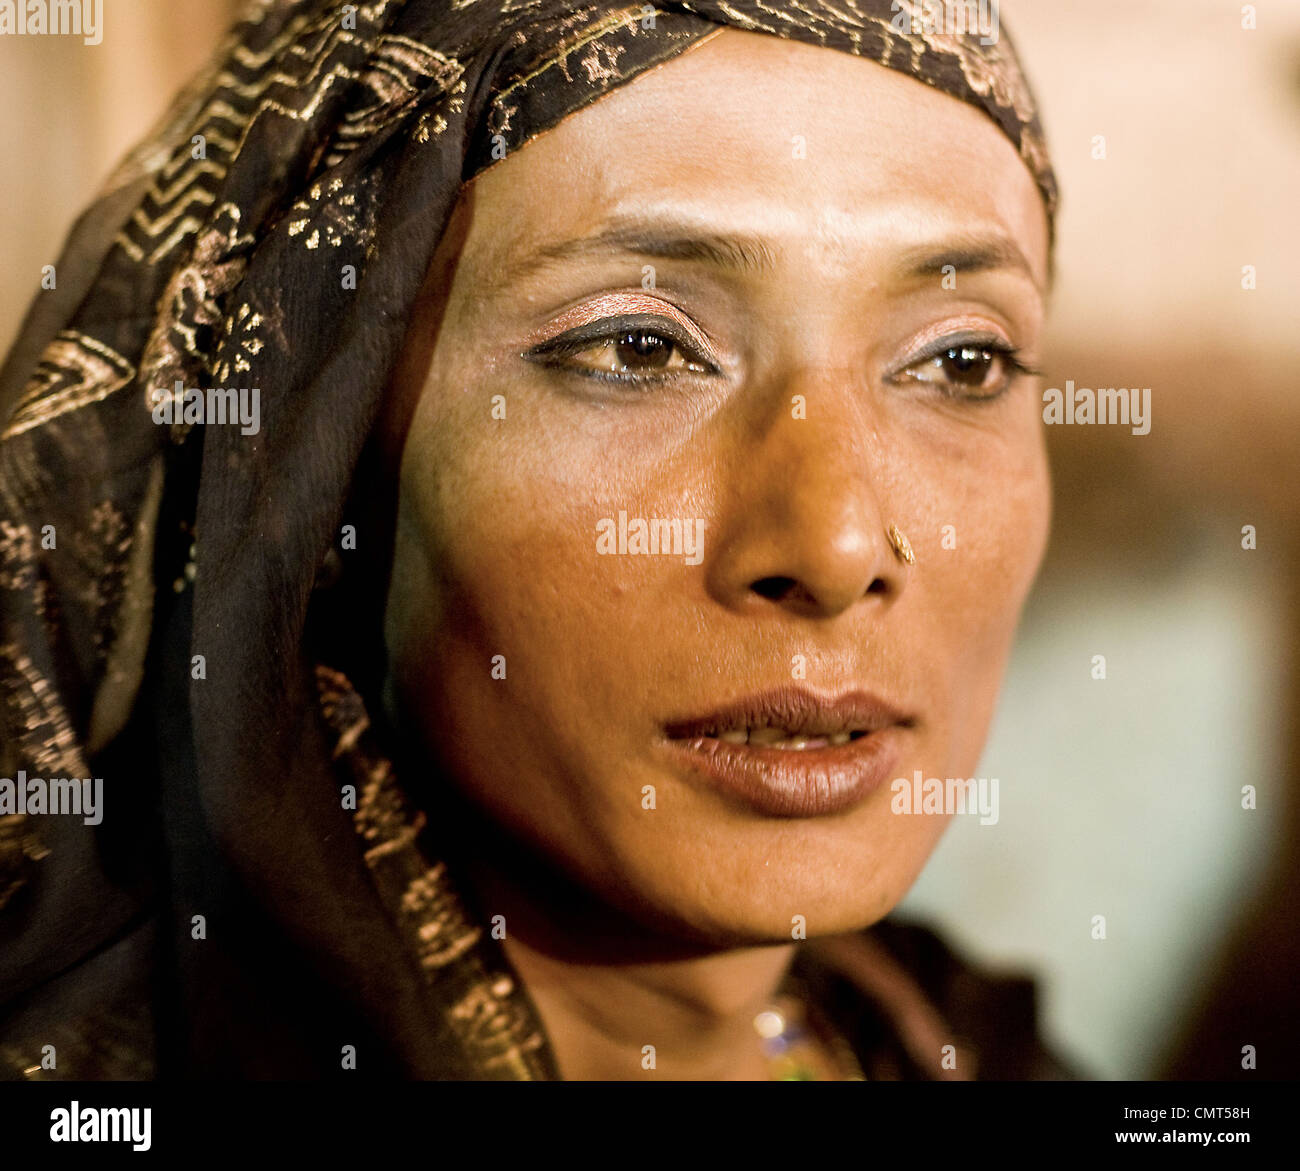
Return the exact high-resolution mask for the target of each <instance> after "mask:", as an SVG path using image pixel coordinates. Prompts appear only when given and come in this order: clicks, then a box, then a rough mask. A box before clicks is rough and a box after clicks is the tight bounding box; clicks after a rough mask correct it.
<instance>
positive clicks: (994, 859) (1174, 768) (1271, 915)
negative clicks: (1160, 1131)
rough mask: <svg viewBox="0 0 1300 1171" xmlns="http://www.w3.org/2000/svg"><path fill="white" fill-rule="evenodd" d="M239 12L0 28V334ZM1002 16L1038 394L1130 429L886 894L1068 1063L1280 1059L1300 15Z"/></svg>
mask: <svg viewBox="0 0 1300 1171" xmlns="http://www.w3.org/2000/svg"><path fill="white" fill-rule="evenodd" d="M237 7H238V5H237V4H236V3H235V0H107V2H106V4H105V18H104V25H105V32H104V39H103V43H102V44H100V45H98V46H93V47H92V46H85V45H83V44H82V43H81V41H80V40H78V39H76V38H61V37H24V38H17V37H0V109H3V110H4V111H6V112H7V113H6V116H5V117H4V118H0V158H3V159H4V162H5V165H4V167H3V168H0V206H3V208H4V210H5V215H4V217H3V219H2V220H0V352H3V351H5V350H7V349H8V347H9V345H10V343H11V342H12V340H13V338H14V336H15V335H16V333H17V330H18V327H19V324H20V322H21V320H22V316H23V314H24V313H25V312H26V310H27V307H28V305H29V303H30V301H31V299H32V297H33V296H34V295H35V294H36V292H37V290H38V289H39V285H40V279H41V269H42V267H43V266H45V265H48V264H54V263H55V262H56V260H57V259H58V253H59V250H60V247H61V244H62V241H63V238H64V235H65V234H66V232H67V230H68V228H69V227H70V225H71V223H72V221H73V219H74V218H75V216H76V215H77V214H78V212H80V210H81V209H82V208H83V207H84V205H85V204H86V203H87V202H88V201H89V199H90V198H91V197H92V196H93V195H94V194H95V192H96V190H97V189H98V187H99V185H100V183H101V182H102V181H103V180H104V179H105V178H107V176H108V174H109V172H110V171H111V170H112V168H113V166H114V164H115V163H116V162H117V161H118V159H119V158H120V157H121V156H122V154H123V153H124V152H125V151H126V150H127V149H128V148H129V147H130V146H131V145H133V144H134V143H135V142H136V141H137V140H138V139H139V138H140V137H141V136H142V135H143V134H144V133H145V132H147V131H148V130H149V128H150V127H151V126H152V124H153V123H154V121H155V120H156V119H157V118H159V117H160V116H161V114H162V112H163V110H164V108H165V106H166V104H167V101H168V99H169V98H170V97H171V96H172V95H173V93H174V92H175V91H176V90H177V89H178V88H179V87H180V86H181V85H182V84H183V83H184V82H185V81H187V80H188V79H189V77H190V76H191V74H193V73H194V72H195V71H196V70H197V69H198V67H199V66H200V65H201V64H202V63H203V61H204V60H205V59H206V57H207V55H208V54H209V53H210V52H211V51H212V50H213V49H214V48H215V46H216V43H217V40H218V38H219V36H220V34H221V32H222V31H223V30H224V29H225V27H226V26H227V24H228V22H229V21H230V19H231V17H232V16H233V14H234V13H235V11H236V10H237ZM1001 14H1002V17H1003V19H1004V20H1005V22H1006V24H1007V26H1008V27H1009V28H1010V30H1011V32H1012V34H1013V35H1014V37H1015V40H1016V43H1017V45H1018V47H1019V49H1020V51H1021V53H1022V54H1023V56H1024V59H1025V62H1026V65H1027V68H1028V71H1029V73H1030V76H1031V78H1032V80H1033V82H1034V84H1035V86H1036V88H1037V90H1038V95H1039V98H1040V100H1041V103H1042V106H1043V110H1044V121H1045V124H1046V127H1047V131H1048V135H1049V140H1050V142H1051V145H1052V150H1053V156H1054V161H1055V164H1056V168H1057V171H1058V174H1059V176H1060V180H1061V185H1062V189H1063V192H1064V202H1063V206H1062V212H1061V217H1060V222H1059V232H1058V251H1057V265H1058V281H1057V288H1056V292H1055V297H1054V307H1053V326H1052V330H1051V333H1050V340H1049V344H1048V346H1047V352H1046V362H1045V365H1046V379H1045V385H1046V386H1056V387H1063V386H1064V385H1065V381H1066V380H1067V379H1072V380H1073V381H1074V382H1075V383H1076V384H1077V385H1079V386H1087V387H1099V386H1107V387H1109V386H1125V387H1132V386H1137V387H1147V386H1149V387H1150V388H1151V431H1150V434H1147V435H1141V436H1137V435H1133V434H1132V433H1131V431H1130V429H1129V428H1127V427H1119V426H1110V427H1086V426H1084V427H1050V428H1048V441H1049V444H1050V446H1051V450H1052V459H1053V470H1054V476H1055V481H1056V502H1055V508H1056V515H1055V528H1054V534H1053V543H1052V547H1051V550H1050V552H1049V555H1048V561H1047V564H1046V566H1045V567H1044V571H1043V576H1042V578H1041V580H1040V582H1039V585H1038V587H1037V588H1036V590H1035V592H1034V595H1033V597H1032V599H1031V601H1030V604H1029V608H1028V610H1027V612H1026V616H1025V622H1024V626H1023V628H1022V631H1021V637H1020V639H1019V641H1018V644H1017V648H1016V652H1015V655H1014V658H1013V662H1012V665H1011V668H1010V671H1009V674H1008V677H1007V682H1006V688H1005V691H1004V694H1003V700H1002V704H1001V708H1000V711H999V715H998V718H997V721H996V723H995V726H994V730H993V734H992V736H991V738H990V741H989V745H988V748H987V751H986V753H985V758H984V761H983V762H982V764H981V767H980V770H979V773H980V775H982V776H986V777H997V778H998V779H999V781H1000V798H1001V809H1000V813H1001V817H1000V821H999V822H998V824H997V825H996V826H981V825H979V824H978V821H977V819H963V818H957V819H955V821H954V825H953V826H952V828H951V830H950V831H949V834H948V836H947V837H946V838H945V840H944V842H943V843H942V844H941V846H940V847H939V850H938V851H937V853H936V854H935V856H934V859H933V861H932V863H931V864H930V866H929V867H928V868H927V869H926V871H925V872H924V874H923V875H922V877H921V878H920V880H919V881H918V882H917V884H916V886H915V887H914V888H913V890H912V891H911V893H910V894H909V895H908V897H907V899H906V900H905V902H904V903H903V905H902V907H900V909H899V912H898V914H899V916H900V917H902V916H906V917H910V918H913V919H921V920H924V921H927V922H929V923H930V924H931V925H932V926H934V927H936V928H937V929H939V930H940V931H941V932H942V933H943V934H944V935H945V936H946V937H947V938H948V940H949V941H950V943H951V944H952V945H954V946H955V947H956V948H957V949H958V950H959V951H961V952H962V953H964V954H965V955H966V956H967V957H968V958H970V959H973V960H977V961H980V962H981V963H984V964H987V965H990V966H994V967H998V968H1006V969H1028V970H1030V971H1032V972H1034V973H1035V974H1036V975H1037V976H1038V977H1039V978H1040V981H1041V1001H1040V1012H1041V1015H1042V1020H1043V1025H1044V1029H1045V1032H1046V1033H1047V1035H1048V1037H1049V1039H1050V1040H1051V1041H1052V1042H1053V1043H1054V1044H1055V1045H1056V1047H1057V1048H1058V1049H1059V1050H1060V1051H1061V1053H1062V1055H1063V1056H1065V1057H1066V1058H1067V1059H1068V1060H1069V1061H1071V1062H1073V1063H1074V1064H1075V1065H1076V1066H1077V1067H1078V1068H1079V1069H1080V1071H1081V1072H1083V1073H1084V1074H1085V1075H1086V1076H1090V1077H1097V1078H1151V1077H1155V1078H1162V1077H1187V1078H1211V1077H1212V1078H1242V1077H1264V1078H1277V1077H1279V1076H1287V1075H1288V1074H1289V1073H1290V1068H1289V1067H1287V1066H1285V1065H1284V1062H1285V1061H1286V1060H1287V1059H1289V1056H1290V1054H1291V1052H1293V1051H1294V1050H1293V1049H1292V1045H1293V1043H1296V1042H1300V1013H1297V1012H1296V1010H1295V1007H1294V1004H1293V999H1294V997H1295V995H1296V990H1297V988H1298V987H1300V925H1298V924H1297V922H1296V915H1297V911H1300V801H1297V800H1296V778H1297V775H1298V774H1300V718H1298V717H1300V656H1298V655H1297V653H1296V650H1297V645H1298V643H1300V638H1298V635H1300V630H1298V627H1300V542H1297V539H1296V526H1295V523H1294V522H1295V518H1296V512H1297V509H1298V508H1300V490H1298V489H1300V463H1298V460H1297V447H1298V443H1297V441H1298V440H1300V393H1298V392H1300V385H1298V383H1300V378H1298V377H1297V375H1298V374H1300V308H1298V307H1300V215H1297V208H1298V207H1300V4H1297V3H1296V2H1295V0H1261V2H1260V3H1258V4H1254V5H1242V4H1239V3H1237V2H1236V0H1231V2H1229V0H1143V2H1142V3H1141V4H1134V3H1132V0H1005V2H1004V3H1003V4H1002V5H1001ZM1252 19H1253V21H1254V23H1255V25H1256V27H1255V28H1253V29H1252V28H1246V27H1243V25H1244V24H1249V23H1251V21H1252ZM1103 140H1104V157H1099V154H1100V153H1101V152H1100V151H1099V143H1102V141H1103ZM1248 266H1249V268H1248ZM1250 274H1253V280H1252V279H1250ZM1251 284H1253V286H1254V287H1253V288H1251V287H1245V286H1248V285H1251ZM1246 525H1250V526H1253V527H1254V531H1255V534H1256V537H1255V540H1256V545H1257V547H1256V548H1254V549H1244V548H1243V547H1242V542H1243V538H1242V529H1243V526H1246ZM1098 655H1102V656H1104V657H1105V678H1104V679H1098V678H1094V656H1098ZM1245 786H1253V790H1254V794H1255V796H1254V804H1255V808H1253V809H1247V808H1243V787H1245ZM1098 915H1101V916H1105V922H1106V938H1105V939H1104V940H1101V939H1095V938H1094V937H1093V936H1094V930H1093V922H1094V917H1095V916H1098ZM1246 1045H1252V1046H1254V1047H1255V1048H1256V1050H1257V1053H1258V1058H1257V1060H1258V1069H1257V1070H1256V1071H1254V1072H1251V1071H1244V1070H1243V1069H1242V1068H1241V1063H1242V1048H1243V1046H1246ZM1284 1071H1285V1072H1284Z"/></svg>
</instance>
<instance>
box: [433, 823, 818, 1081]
mask: <svg viewBox="0 0 1300 1171" xmlns="http://www.w3.org/2000/svg"><path fill="white" fill-rule="evenodd" d="M455 816H456V820H455V822H454V824H456V826H457V831H458V832H457V835H456V836H457V846H458V849H457V850H456V854H457V855H458V858H457V862H456V864H457V871H458V874H459V876H460V880H461V882H462V883H463V884H464V885H465V887H466V894H467V895H468V896H469V898H470V901H471V902H472V903H473V904H475V906H476V907H477V910H478V912H479V913H480V914H481V915H482V916H484V918H483V922H484V923H485V924H486V923H491V922H495V923H496V924H497V925H498V928H501V927H504V938H503V939H502V940H501V942H502V946H503V948H504V950H505V954H506V958H507V959H508V960H509V961H510V964H511V966H512V967H513V968H514V970H515V973H516V974H517V975H518V976H519V978H520V979H521V980H522V981H523V984H524V987H525V988H526V989H527V992H528V994H529V996H530V997H531V999H532V1001H533V1004H534V1005H535V1006H536V1008H537V1010H538V1014H539V1016H540V1017H541V1021H542V1025H543V1027H544V1028H545V1030H546V1034H547V1037H548V1039H549V1040H550V1042H551V1047H552V1050H553V1052H554V1054H555V1059H556V1063H557V1065H558V1067H559V1070H560V1073H561V1076H563V1077H564V1078H566V1079H569V1080H600V1081H609V1080H638V1079H645V1080H653V1079H656V1078H658V1079H672V1080H678V1079H681V1080H742V1079H758V1080H761V1079H765V1078H766V1077H767V1076H768V1067H767V1063H766V1059H765V1058H764V1056H763V1052H762V1048H761V1039H760V1037H759V1035H758V1033H757V1032H756V1030H755V1028H754V1018H755V1017H756V1016H757V1015H758V1013H760V1012H761V1011H762V1010H763V1009H764V1008H766V1007H767V1006H768V1005H769V1004H770V1003H771V1002H772V1000H773V998H774V996H775V994H776V992H777V989H778V987H779V986H780V985H781V983H782V981H783V979H784V977H785V975H786V973H787V971H788V969H789V967H790V964H791V962H792V961H793V959H794V944H793V943H790V944H775V945H773V944H768V945H762V946H736V947H730V948H723V947H709V946H707V945H704V944H692V943H688V942H684V941H683V940H682V939H681V938H680V937H678V936H675V935H673V934H671V933H669V932H666V931H656V930H655V929H654V928H652V927H648V926H647V925H646V924H645V923H644V922H641V921H638V920H636V919H633V918H632V917H631V916H629V915H627V914H625V913H624V912H622V911H621V910H619V909H617V908H615V907H612V906H610V905H609V904H608V903H606V902H604V901H602V900H598V899H597V898H595V896H593V895H592V894H591V893H590V892H589V891H587V890H586V889H585V888H583V887H580V886H579V885H577V884H576V883H574V882H572V881H571V880H570V879H568V878H567V877H565V876H563V875H561V874H559V873H557V872H556V871H555V870H554V869H553V868H551V867H550V866H548V865H547V864H546V863H545V862H543V861H541V860H540V859H538V858H537V857H536V855H535V854H532V853H531V852H529V851H528V850H526V849H525V848H524V847H522V846H521V844H520V843H519V842H518V841H516V840H514V839H512V838H508V837H507V836H506V835H504V834H503V833H502V832H501V831H500V830H499V829H498V828H496V827H493V826H490V825H487V824H485V823H484V821H483V819H482V818H481V817H480V816H479V815H478V814H476V813H475V812H473V811H470V810H467V809H464V808H461V809H458V810H457V813H456V815H455ZM444 824H446V823H444ZM461 831H464V832H461ZM497 916H502V918H501V919H497V918H496V917H497Z"/></svg>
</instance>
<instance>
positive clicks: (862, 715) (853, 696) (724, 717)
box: [664, 687, 915, 817]
mask: <svg viewBox="0 0 1300 1171" xmlns="http://www.w3.org/2000/svg"><path fill="white" fill-rule="evenodd" d="M914 725H915V720H914V718H913V717H911V716H910V715H908V714H907V713H906V712H904V711H903V710H902V709H901V708H898V707H897V706H895V705H894V704H891V703H889V702H887V701H886V700H883V699H881V698H879V697H878V696H875V695H872V694H871V693H870V692H866V691H851V692H844V693H842V694H840V695H837V696H829V697H828V696H820V695H817V694H816V693H815V692H812V691H809V690H807V689H805V688H801V687H784V688H778V689H776V690H774V691H768V692H763V693H762V694H759V695H753V696H749V697H747V698H745V699H741V700H737V701H736V702H734V703H730V704H727V705H725V706H723V707H721V708H718V709H717V710H716V711H712V712H709V713H707V714H706V715H702V716H694V717H689V718H686V719H679V720H671V721H669V722H668V723H666V724H665V725H664V731H665V733H666V734H667V741H666V744H665V745H664V747H665V749H666V751H667V752H668V753H669V754H670V755H671V757H672V758H673V759H674V760H675V761H676V762H677V763H678V764H679V765H681V766H684V767H685V768H686V769H687V770H689V771H690V772H691V773H693V774H695V775H702V776H705V777H707V778H708V779H709V780H710V781H712V782H713V784H714V785H715V787H717V788H718V789H720V790H722V791H723V792H724V793H725V794H726V795H728V796H729V797H731V798H733V799H738V800H739V801H741V802H742V803H743V804H745V805H747V806H748V807H749V808H750V809H752V810H754V811H755V812H758V813H761V814H764V815H766V816H768V817H819V816H823V815H826V814H830V813H838V812H841V811H843V810H845V809H849V808H851V807H852V806H854V805H856V804H857V803H858V802H860V801H862V800H863V799H865V798H866V796H867V795H868V794H869V793H871V792H872V791H873V790H874V789H876V788H878V787H879V786H880V785H881V784H882V783H883V782H884V781H885V780H886V778H887V777H889V775H890V774H891V773H893V772H895V771H896V770H897V767H898V763H899V759H900V756H901V754H902V748H903V743H902V742H903V738H904V736H905V735H906V734H907V731H908V729H910V728H912V727H913V726H914ZM762 727H780V728H785V729H787V730H789V731H790V732H794V733H800V734H801V735H802V736H803V737H805V738H807V739H813V740H815V739H820V738H821V737H822V736H825V735H832V734H834V733H837V732H841V733H842V732H856V733H859V735H858V737H857V738H856V739H853V740H850V741H849V742H848V743H847V744H838V745H828V746H825V747H816V748H775V747H770V746H767V745H761V744H734V743H730V742H728V741H725V740H721V739H719V738H718V737H719V736H720V735H721V734H722V733H724V732H726V731H729V730H735V729H740V728H762Z"/></svg>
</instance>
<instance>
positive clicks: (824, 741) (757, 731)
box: [716, 726, 853, 751]
mask: <svg viewBox="0 0 1300 1171" xmlns="http://www.w3.org/2000/svg"><path fill="white" fill-rule="evenodd" d="M716 739H718V740H721V741H722V742H723V743H724V744H753V745H756V746H758V747H760V748H788V749H793V750H796V751H797V750H800V749H810V748H826V747H829V746H832V745H833V746H835V747H839V746H840V745H842V744H847V743H849V741H850V740H852V739H853V733H852V732H821V733H808V732H791V731H790V730H789V729H788V728H774V727H770V726H768V727H763V728H732V729H730V730H728V731H726V732H719V733H718V734H717V736H716Z"/></svg>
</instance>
